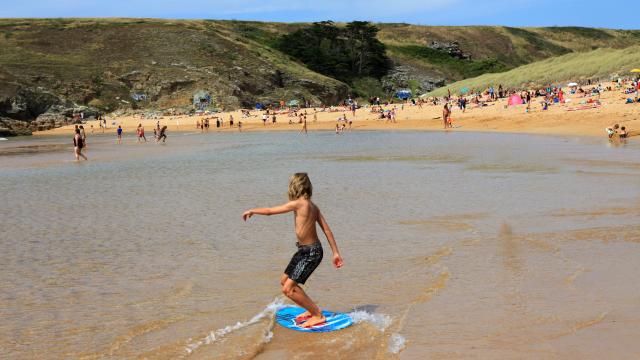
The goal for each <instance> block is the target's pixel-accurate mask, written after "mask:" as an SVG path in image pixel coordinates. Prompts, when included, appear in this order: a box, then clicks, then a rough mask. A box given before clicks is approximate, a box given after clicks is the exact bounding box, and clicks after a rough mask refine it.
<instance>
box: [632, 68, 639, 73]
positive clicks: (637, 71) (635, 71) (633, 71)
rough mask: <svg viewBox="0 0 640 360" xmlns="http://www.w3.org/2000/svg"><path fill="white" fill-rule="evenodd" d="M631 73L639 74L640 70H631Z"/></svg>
mask: <svg viewBox="0 0 640 360" xmlns="http://www.w3.org/2000/svg"><path fill="white" fill-rule="evenodd" d="M631 72H632V73H640V69H633V70H631Z"/></svg>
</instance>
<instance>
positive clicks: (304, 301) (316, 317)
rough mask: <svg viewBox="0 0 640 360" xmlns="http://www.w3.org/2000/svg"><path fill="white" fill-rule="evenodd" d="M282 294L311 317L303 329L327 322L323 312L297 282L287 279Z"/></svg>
mask: <svg viewBox="0 0 640 360" xmlns="http://www.w3.org/2000/svg"><path fill="white" fill-rule="evenodd" d="M282 292H283V293H284V294H285V295H286V296H287V297H288V298H289V299H291V300H293V302H295V303H296V304H298V305H300V306H301V307H303V308H305V309H306V310H307V311H308V312H309V314H310V315H311V317H310V318H309V320H307V321H306V322H305V323H304V325H303V327H310V326H313V325H317V324H320V323H322V322H324V321H325V318H324V316H323V315H322V311H321V310H320V308H319V307H318V305H316V304H315V303H314V302H313V300H311V298H310V297H309V296H308V295H307V294H306V293H305V292H304V290H302V288H301V287H300V286H299V285H298V283H296V282H295V281H293V280H291V279H289V278H287V279H286V280H285V282H284V285H283V286H282Z"/></svg>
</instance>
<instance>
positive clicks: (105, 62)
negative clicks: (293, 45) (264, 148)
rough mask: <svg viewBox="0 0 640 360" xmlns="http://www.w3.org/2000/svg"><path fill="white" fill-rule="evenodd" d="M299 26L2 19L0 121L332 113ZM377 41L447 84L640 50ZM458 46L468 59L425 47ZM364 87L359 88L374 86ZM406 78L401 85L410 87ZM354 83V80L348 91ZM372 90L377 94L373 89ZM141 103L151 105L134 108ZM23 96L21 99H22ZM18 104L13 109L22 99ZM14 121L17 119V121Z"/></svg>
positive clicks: (534, 35)
mask: <svg viewBox="0 0 640 360" xmlns="http://www.w3.org/2000/svg"><path fill="white" fill-rule="evenodd" d="M307 25H308V24H304V23H292V24H284V23H262V22H247V21H215V20H211V21H209V20H161V19H4V20H2V19H0V49H2V51H0V83H1V84H2V85H3V86H0V116H3V115H7V114H8V113H9V112H11V111H13V112H12V113H11V114H9V115H7V116H10V117H13V118H25V119H26V118H29V117H30V116H32V114H37V112H38V111H36V110H38V109H41V108H43V107H44V105H46V104H43V105H42V106H39V105H38V104H37V105H38V106H31V105H29V104H26V105H24V106H23V107H29V106H31V107H32V108H33V109H35V110H32V111H27V110H24V109H23V108H21V107H20V106H18V109H17V110H16V109H15V108H16V105H15V104H16V101H15V99H16V96H17V94H19V93H20V92H21V91H22V92H24V91H25V89H27V90H28V91H27V93H28V94H32V93H34V92H45V93H47V94H48V95H46V96H42V97H41V98H43V99H51V98H55V97H59V98H60V99H62V100H64V101H70V102H73V103H76V104H82V105H87V104H88V105H93V106H96V107H98V108H101V109H103V110H105V111H113V110H115V109H118V108H134V109H135V108H144V109H147V108H153V109H167V108H181V109H186V108H189V106H190V104H191V102H192V98H193V95H194V93H196V92H199V91H206V92H209V93H210V94H211V95H212V97H213V99H214V105H213V107H215V108H225V109H229V108H238V107H242V106H245V107H246V106H251V105H253V104H255V103H256V102H274V101H279V100H291V99H299V100H302V99H303V98H304V99H306V100H310V101H312V102H315V103H320V102H324V103H335V102H337V101H338V100H340V99H342V98H344V97H345V96H346V95H347V94H348V92H349V89H348V86H347V85H346V84H344V83H342V82H340V81H338V80H335V79H332V78H329V77H327V76H323V75H320V74H318V73H315V72H313V71H311V70H309V69H308V68H307V67H305V66H304V64H301V63H300V62H298V61H295V60H293V59H292V58H290V57H289V56H287V55H286V54H283V53H282V52H280V51H278V50H277V49H276V46H275V44H276V41H277V40H278V38H279V37H280V36H282V35H283V34H286V33H290V32H292V31H294V30H296V29H300V28H301V27H304V26H307ZM377 26H378V27H379V28H380V32H379V34H378V37H379V39H380V40H381V41H382V42H383V43H384V44H385V45H386V46H387V52H388V55H389V56H390V57H391V59H392V60H393V61H394V63H395V64H396V65H401V66H403V67H404V68H406V69H408V70H407V74H408V75H406V76H408V77H409V79H408V80H409V81H413V80H412V79H411V78H414V77H415V78H427V79H429V80H430V81H431V80H433V82H440V81H444V82H452V81H456V80H460V79H464V78H469V77H474V76H477V75H480V74H483V73H486V72H499V71H504V70H508V69H511V68H514V67H517V66H519V65H523V64H527V63H531V62H534V61H538V60H541V59H546V58H549V57H554V56H558V55H563V54H567V53H571V52H574V51H590V50H592V49H593V48H598V47H603V46H607V47H614V48H615V47H620V48H621V47H627V46H631V45H638V44H640V32H638V31H622V30H607V29H586V28H508V27H486V26H480V27H441V26H440V27H427V26H417V25H407V24H377ZM434 40H435V41H439V42H451V41H456V42H458V43H459V44H460V49H461V51H463V52H464V53H466V54H469V56H470V57H471V58H470V59H469V60H461V59H457V58H453V57H451V56H449V55H447V54H446V53H443V52H441V51H437V50H433V49H430V48H428V47H427V45H429V44H431V42H432V41H434ZM374 80H375V79H363V81H360V82H357V83H366V85H367V86H363V88H371V89H372V91H375V90H376V87H379V86H380V83H379V82H376V81H377V80H376V81H374ZM405 80H407V79H405ZM354 84H356V82H354ZM378 89H379V88H378ZM134 94H144V95H146V96H147V100H142V101H138V102H136V101H133V100H132V95H134ZM27 97H28V96H23V98H27ZM18 102H19V101H18ZM16 114H17V115H16Z"/></svg>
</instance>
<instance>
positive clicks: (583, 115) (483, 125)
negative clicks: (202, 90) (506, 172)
mask: <svg viewBox="0 0 640 360" xmlns="http://www.w3.org/2000/svg"><path fill="white" fill-rule="evenodd" d="M627 97H628V96H627V95H625V94H623V93H622V92H621V91H619V90H614V91H607V92H604V93H603V94H602V96H601V97H600V101H601V103H602V106H600V107H595V108H589V109H584V110H574V109H576V108H578V107H580V106H581V105H580V103H581V102H582V101H585V100H588V99H589V97H583V96H582V95H578V94H574V95H567V96H566V98H567V99H568V102H566V103H564V104H554V105H552V106H550V107H549V109H548V110H546V111H543V110H542V106H541V103H540V101H538V100H535V101H534V102H532V106H531V111H530V112H529V113H527V112H525V108H526V106H525V105H516V106H507V100H506V99H502V100H499V101H496V102H492V103H489V104H488V106H484V107H477V106H476V105H473V104H470V105H469V106H468V108H467V110H466V111H465V112H464V113H463V112H462V111H461V110H459V109H458V108H457V107H454V109H453V115H452V119H453V126H454V128H453V129H451V130H449V131H482V132H508V133H529V134H549V135H579V136H605V131H604V129H605V127H607V126H611V125H613V124H620V126H626V128H627V130H628V131H630V132H631V135H632V136H633V135H635V134H636V131H637V130H638V129H640V106H639V104H625V103H624V102H625V100H626V98H627ZM594 99H595V98H594ZM394 106H395V107H396V108H397V110H396V111H397V114H398V115H397V123H390V122H387V121H384V120H379V119H377V114H374V113H371V108H370V107H364V108H361V109H358V110H357V112H356V116H355V118H354V117H353V116H352V115H351V112H350V111H346V112H345V111H344V110H342V108H334V109H326V110H325V111H320V109H318V111H317V121H314V116H313V113H314V109H306V111H307V114H308V116H307V122H308V129H309V131H314V130H327V131H332V130H335V125H336V122H337V120H338V118H340V117H341V116H342V115H343V114H344V113H346V114H347V118H348V119H350V120H353V130H417V131H420V130H426V131H438V130H442V106H441V105H436V106H434V105H426V104H425V105H423V106H422V108H420V107H418V106H414V105H411V104H405V105H404V106H403V105H402V104H394V105H388V106H384V107H383V108H384V109H391V108H393V107H394ZM304 111H305V110H304V109H303V110H302V112H304ZM263 113H264V111H260V110H253V111H251V117H249V118H242V114H241V112H240V111H233V112H221V113H217V114H214V115H203V116H201V115H194V116H163V117H160V118H158V119H142V118H141V117H140V116H139V115H137V116H122V117H113V116H107V126H108V128H107V130H106V131H107V132H109V131H111V132H113V133H115V129H116V128H117V126H118V125H120V126H122V128H123V129H124V131H125V133H131V132H135V130H136V127H137V126H138V124H140V123H141V124H142V125H143V126H144V127H145V130H146V135H147V137H149V134H151V136H153V131H152V129H153V127H154V126H155V124H156V122H157V121H158V120H159V121H160V124H161V125H167V126H168V130H169V131H170V132H175V131H181V132H193V131H200V130H199V129H197V128H196V122H197V121H202V120H203V119H204V118H209V119H210V123H211V127H210V129H209V131H210V132H225V131H238V128H237V122H238V120H241V121H242V124H243V127H242V131H295V130H300V129H301V128H302V125H301V124H299V123H297V121H298V118H297V117H290V116H288V114H286V113H279V114H278V115H277V124H276V125H275V126H273V125H272V124H271V117H270V118H269V122H268V123H267V126H264V125H263V124H262V114H263ZM231 115H232V116H233V118H234V121H235V125H234V127H233V128H230V127H229V116H231ZM215 117H218V118H221V119H223V121H224V125H223V126H222V127H221V128H219V129H218V128H216V127H215V125H216V124H215V121H216V120H215ZM289 120H292V121H293V124H289ZM91 125H93V131H95V132H96V133H97V132H100V128H99V126H98V123H97V121H88V122H87V127H86V128H85V129H86V130H87V133H88V134H90V132H91V128H90V127H91ZM72 129H73V126H72V125H70V126H65V127H61V128H58V129H52V130H47V131H40V132H36V133H34V135H60V134H67V133H68V134H71V133H72Z"/></svg>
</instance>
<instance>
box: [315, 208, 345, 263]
mask: <svg viewBox="0 0 640 360" xmlns="http://www.w3.org/2000/svg"><path fill="white" fill-rule="evenodd" d="M318 215H319V216H318V223H319V224H320V227H321V228H322V232H324V235H325V236H326V237H327V241H329V246H330V247H331V251H332V252H333V266H335V267H336V268H341V267H342V265H343V261H342V256H340V251H339V250H338V244H336V239H335V238H334V237H333V232H331V229H330V228H329V224H327V220H325V219H324V216H323V215H322V212H319V213H318Z"/></svg>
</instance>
